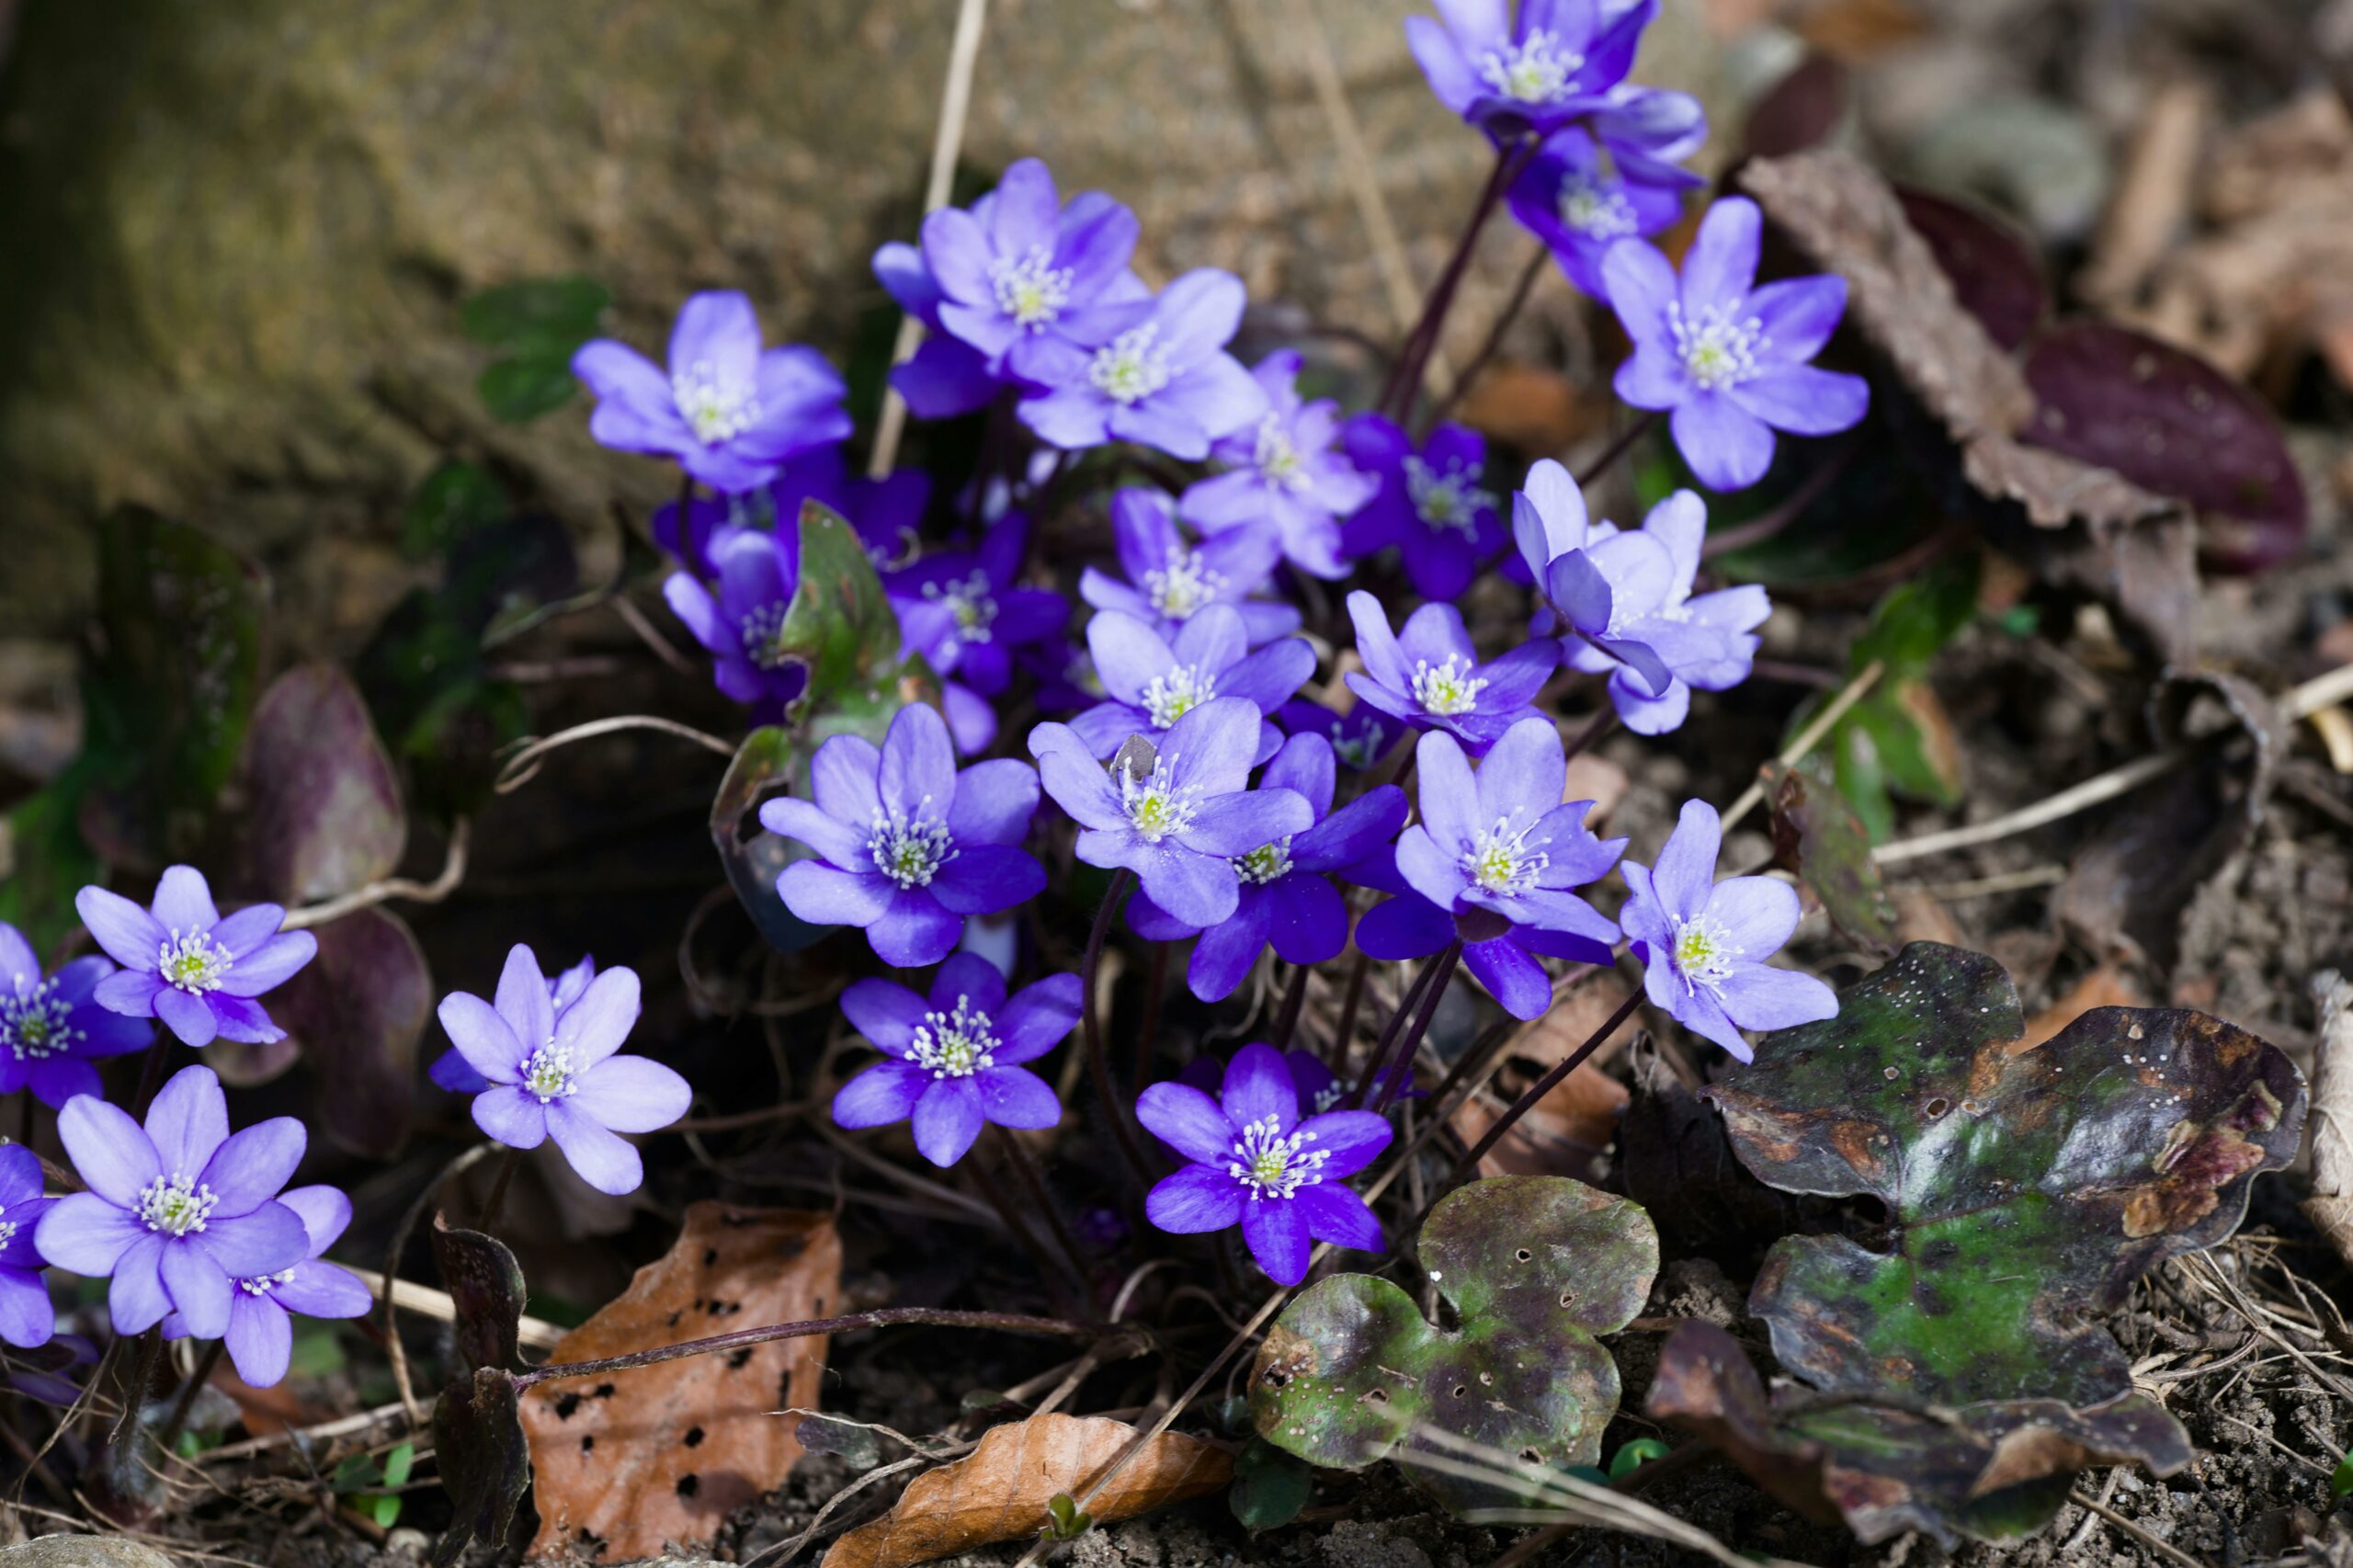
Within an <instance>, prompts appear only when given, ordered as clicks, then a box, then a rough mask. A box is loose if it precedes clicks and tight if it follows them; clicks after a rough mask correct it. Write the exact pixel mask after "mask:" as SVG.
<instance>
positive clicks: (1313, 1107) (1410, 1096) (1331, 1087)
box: [1176, 1046, 1429, 1116]
mask: <svg viewBox="0 0 2353 1568" xmlns="http://www.w3.org/2000/svg"><path fill="white" fill-rule="evenodd" d="M1283 1065H1284V1066H1285V1067H1286V1068H1288V1069H1289V1070H1290V1083H1291V1087H1292V1088H1294V1089H1296V1090H1298V1091H1299V1103H1300V1105H1301V1106H1302V1108H1304V1109H1305V1110H1306V1112H1307V1114H1308V1115H1310V1116H1317V1115H1321V1114H1322V1113H1323V1112H1324V1111H1327V1110H1330V1109H1332V1108H1334V1107H1336V1106H1337V1105H1338V1104H1339V1103H1340V1102H1341V1101H1342V1100H1344V1099H1346V1098H1347V1095H1348V1090H1349V1089H1350V1088H1352V1087H1354V1085H1351V1084H1349V1083H1347V1082H1345V1081H1344V1080H1342V1078H1341V1077H1340V1075H1339V1074H1336V1073H1335V1072H1333V1071H1332V1069H1331V1068H1330V1067H1328V1066H1326V1065H1325V1064H1324V1059H1323V1058H1322V1057H1320V1056H1318V1055H1316V1054H1315V1053H1314V1052H1313V1051H1304V1050H1302V1049H1301V1048H1300V1047H1298V1046H1293V1047H1291V1048H1290V1050H1289V1051H1284V1052H1283ZM1413 1074H1414V1064H1413V1062H1410V1061H1404V1060H1398V1061H1392V1062H1390V1063H1389V1065H1388V1066H1386V1067H1384V1068H1382V1069H1381V1076H1380V1077H1379V1078H1377V1079H1375V1080H1374V1081H1373V1085H1372V1094H1373V1095H1374V1096H1375V1097H1378V1096H1379V1095H1380V1093H1381V1085H1383V1084H1385V1083H1388V1082H1390V1081H1392V1080H1394V1079H1396V1078H1399V1077H1400V1076H1402V1077H1403V1078H1404V1081H1405V1084H1406V1085H1407V1087H1406V1088H1404V1090H1403V1091H1401V1092H1400V1093H1398V1094H1396V1095H1393V1096H1390V1097H1391V1098H1392V1099H1401V1100H1419V1099H1427V1098H1428V1097H1429V1095H1428V1093H1427V1091H1426V1090H1422V1089H1416V1088H1414V1087H1412V1086H1411V1085H1412V1084H1413ZM1176 1082H1177V1083H1179V1084H1183V1085H1188V1087H1191V1088H1196V1089H1199V1090H1200V1091H1201V1092H1202V1093H1203V1094H1205V1095H1213V1094H1216V1093H1217V1092H1218V1089H1219V1087H1220V1085H1222V1084H1223V1083H1224V1082H1225V1065H1224V1063H1222V1062H1220V1061H1218V1059H1217V1058H1216V1057H1214V1056H1196V1057H1194V1058H1193V1059H1192V1060H1191V1061H1190V1062H1186V1063H1185V1065H1184V1068H1183V1069H1182V1070H1181V1071H1180V1072H1178V1073H1177V1074H1176Z"/></svg>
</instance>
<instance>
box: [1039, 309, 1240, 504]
mask: <svg viewBox="0 0 2353 1568" xmlns="http://www.w3.org/2000/svg"><path fill="white" fill-rule="evenodd" d="M1245 299H1246V295H1245V292H1244V290H1243V287H1242V279H1240V278H1236V277H1234V276H1233V274H1232V273H1230V272H1220V271H1218V270H1216V269H1215V268H1212V267H1202V268H1200V269H1199V270H1197V271H1193V272H1188V273H1186V274H1185V275H1184V276H1183V277H1181V278H1177V279H1176V281H1174V282H1172V283H1170V284H1169V285H1168V287H1166V288H1165V289H1163V290H1161V291H1160V292H1159V293H1158V294H1156V295H1154V296H1153V297H1152V298H1150V299H1145V300H1137V301H1125V302H1121V303H1116V304H1104V305H1101V306H1099V307H1098V308H1097V309H1096V310H1093V311H1090V312H1087V319H1086V321H1085V322H1084V323H1074V324H1073V325H1072V329H1071V330H1072V333H1073V335H1074V336H1077V337H1079V338H1080V339H1081V340H1082V341H1084V342H1085V343H1086V344H1088V345H1089V346H1090V348H1089V351H1088V352H1087V353H1086V354H1085V355H1083V356H1079V357H1076V358H1074V360H1073V361H1072V362H1071V363H1069V364H1068V365H1058V366H1056V367H1053V369H1054V371H1055V374H1054V376H1053V378H1052V379H1051V380H1046V379H1045V378H1043V377H1041V378H1040V380H1041V383H1042V385H1043V387H1044V390H1042V391H1039V392H1032V393H1031V394H1029V395H1028V396H1025V397H1024V398H1023V399H1022V400H1021V405H1020V415H1021V420H1022V423H1024V424H1025V425H1027V426H1029V428H1030V429H1031V430H1032V431H1033V432H1035V433H1036V435H1037V437H1038V438H1039V439H1040V440H1041V441H1045V442H1047V443H1049V444H1050V445H1052V446H1056V447H1061V448H1063V449H1065V450H1069V451H1075V450H1079V449H1084V448H1087V447H1099V446H1101V445H1103V444H1104V443H1105V442H1106V441H1133V442H1136V443H1137V444H1139V445H1141V446H1146V447H1155V448H1158V449H1160V450H1161V451H1164V452H1166V453H1167V454H1168V455H1169V456H1170V457H1172V458H1182V459H1184V460H1186V461H1188V462H1194V461H1199V460H1200V459H1202V458H1205V457H1207V456H1209V455H1210V447H1211V443H1212V442H1215V441H1217V440H1219V439H1221V438H1222V437H1227V436H1231V435H1233V433H1234V432H1235V431H1237V430H1240V429H1242V428H1243V427H1244V426H1248V425H1250V424H1251V423H1252V422H1254V421H1255V420H1256V419H1257V417H1258V416H1259V415H1262V414H1264V413H1265V412H1266V411H1267V394H1266V392H1264V391H1263V390H1262V389H1261V388H1260V387H1259V385H1258V383H1257V382H1256V381H1254V380H1252V379H1251V376H1250V372H1249V371H1247V370H1245V369H1243V368H1242V366H1241V364H1240V363H1239V362H1238V361H1236V360H1235V359H1234V358H1233V355H1231V354H1228V353H1227V352H1226V351H1225V346H1226V345H1227V344H1228V343H1230V342H1232V341H1233V335H1234V333H1235V332H1236V331H1237V330H1238V329H1239V328H1240V327H1241V325H1242V307H1243V305H1244V303H1245Z"/></svg>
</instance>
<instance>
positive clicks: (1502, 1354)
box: [1250, 1176, 1658, 1510]
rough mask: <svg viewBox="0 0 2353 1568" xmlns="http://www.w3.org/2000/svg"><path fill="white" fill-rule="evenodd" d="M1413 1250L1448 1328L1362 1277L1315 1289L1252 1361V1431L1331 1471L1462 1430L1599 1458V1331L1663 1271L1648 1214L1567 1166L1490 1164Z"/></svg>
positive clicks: (1537, 1459)
mask: <svg viewBox="0 0 2353 1568" xmlns="http://www.w3.org/2000/svg"><path fill="white" fill-rule="evenodd" d="M1420 1256H1421V1261H1422V1267H1423V1268H1424V1269H1425V1270H1426V1271H1427V1273H1428V1275H1429V1278H1430V1282H1431V1283H1432V1285H1434V1286H1435V1287H1436V1288H1437V1290H1438V1294H1439V1296H1440V1297H1441V1299H1443V1300H1444V1301H1445V1302H1446V1303H1447V1305H1448V1307H1449V1310H1450V1312H1451V1313H1452V1320H1451V1321H1452V1322H1453V1324H1454V1325H1455V1326H1453V1327H1452V1328H1445V1327H1438V1326H1434V1325H1432V1324H1429V1323H1428V1322H1427V1321H1425V1320H1424V1318H1423V1317H1422V1314H1421V1312H1420V1309H1419V1308H1417V1307H1416V1306H1415V1303H1414V1299H1413V1298H1412V1297H1411V1296H1409V1295H1407V1294H1406V1293H1405V1292H1404V1290H1399V1289H1398V1288H1397V1287H1396V1286H1395V1285H1392V1284H1391V1283H1390V1282H1389V1281H1388V1280H1386V1279H1381V1278H1375V1277H1373V1276H1371V1275H1365V1274H1341V1275H1335V1276H1334V1277H1332V1278H1328V1279H1325V1280H1323V1281H1321V1282H1319V1283H1318V1284H1316V1285H1313V1286H1312V1287H1310V1288H1309V1289H1308V1290H1306V1291H1305V1292H1304V1293H1302V1295H1301V1296H1300V1297H1299V1298H1298V1299H1297V1300H1295V1301H1292V1302H1291V1304H1290V1306H1289V1307H1288V1308H1286V1309H1285V1310H1284V1312H1283V1314H1282V1316H1281V1317H1279V1318H1278V1319H1277V1320H1276V1321H1275V1325H1274V1327H1273V1329H1272V1330H1271V1331H1269V1333H1268V1335H1267V1342H1266V1344H1265V1345H1264V1346H1262V1347H1261V1348H1260V1350H1259V1352H1258V1359H1257V1364H1256V1367H1255V1368H1254V1369H1252V1372H1251V1377H1250V1411H1251V1416H1252V1419H1253V1420H1254V1421H1255V1422H1256V1424H1257V1428H1258V1434H1259V1436H1261V1437H1265V1438H1266V1439H1267V1441H1268V1442H1271V1443H1273V1444H1275V1445H1276V1446H1277V1447H1279V1448H1281V1449H1285V1450H1287V1451H1289V1452H1290V1453H1292V1454H1295V1455H1297V1456H1298V1457H1299V1458H1301V1459H1302V1460H1306V1461H1308V1462H1309V1463H1310V1464H1313V1465H1318V1466H1324V1467H1327V1468H1331V1469H1338V1470H1360V1469H1362V1468H1364V1467H1365V1466H1366V1465H1369V1464H1371V1463H1372V1462H1373V1461H1375V1460H1380V1459H1382V1458H1385V1457H1390V1456H1392V1455H1405V1456H1410V1455H1411V1454H1412V1453H1414V1452H1415V1451H1418V1450H1422V1449H1429V1450H1430V1451H1433V1452H1442V1453H1446V1454H1448V1455H1449V1457H1453V1456H1454V1455H1455V1454H1456V1453H1457V1452H1458V1451H1459V1446H1460V1444H1461V1443H1462V1442H1470V1443H1474V1444H1478V1445H1481V1446H1483V1447H1484V1448H1487V1449H1496V1450H1500V1451H1502V1452H1504V1453H1507V1454H1512V1455H1516V1456H1518V1458H1520V1459H1521V1460H1525V1461H1527V1462H1529V1463H1533V1464H1546V1465H1553V1466H1563V1467H1565V1466H1569V1465H1578V1464H1592V1463H1593V1462H1595V1461H1596V1460H1598V1459H1599V1458H1600V1455H1601V1433H1602V1429H1603V1428H1604V1427H1605V1426H1608V1423H1609V1419H1610V1417H1611V1416H1612V1415H1614V1414H1616V1412H1617V1408H1618V1367H1617V1363H1615V1362H1614V1361H1612V1360H1611V1359H1610V1358H1609V1353H1608V1351H1607V1350H1605V1349H1603V1348H1602V1346H1601V1345H1600V1343H1599V1342H1598V1341H1597V1339H1596V1338H1595V1337H1594V1335H1597V1334H1608V1333H1611V1332H1613V1331H1615V1330H1617V1329H1620V1328H1622V1327H1624V1326H1625V1325H1626V1324H1627V1322H1628V1321H1629V1320H1631V1318H1632V1317H1633V1315H1634V1314H1635V1313H1636V1312H1639V1311H1641V1310H1642V1304H1643V1300H1644V1298H1645V1297H1646V1296H1647V1295H1648V1293H1649V1290H1650V1283H1651V1278H1652V1277H1653V1275H1654V1274H1655V1273H1656V1272H1657V1269H1658V1234H1657V1233H1656V1232H1655V1231H1654V1230H1653V1229H1652V1226H1651V1222H1650V1217H1649V1216H1648V1215H1646V1214H1644V1213H1643V1211H1642V1210H1640V1209H1639V1208H1637V1207H1635V1206H1634V1205H1633V1204H1631V1203H1629V1202H1627V1201H1626V1200H1625V1199H1620V1198H1613V1197H1611V1196H1609V1195H1608V1194H1606V1193H1603V1192H1599V1191H1597V1190H1596V1189H1594V1188H1592V1187H1587V1186H1586V1185H1585V1184H1584V1183H1582V1182H1577V1181H1572V1180H1570V1179H1569V1178H1567V1177H1565V1176H1498V1177H1495V1178H1493V1179H1490V1180H1486V1181H1475V1182H1472V1183H1471V1184H1470V1185H1468V1186H1467V1187H1461V1189H1459V1190H1457V1191H1455V1192H1453V1193H1451V1194H1449V1196H1448V1197H1447V1198H1446V1199H1444V1200H1443V1201H1441V1202H1440V1203H1439V1204H1438V1207H1437V1208H1436V1209H1434V1210H1431V1213H1430V1217H1429V1220H1428V1221H1427V1223H1426V1224H1425V1225H1424V1226H1423V1227H1422V1233H1421V1239H1420ZM1430 1432H1435V1434H1438V1437H1436V1438H1435V1439H1434V1438H1433V1437H1426V1436H1425V1435H1424V1434H1425V1433H1430ZM1449 1438H1450V1439H1452V1440H1453V1441H1451V1442H1449V1441H1448V1440H1447V1439H1449ZM1408 1472H1409V1474H1411V1475H1412V1477H1413V1479H1414V1481H1415V1483H1416V1484H1417V1485H1420V1486H1421V1487H1423V1488H1424V1489H1425V1490H1427V1492H1429V1493H1430V1494H1431V1495H1432V1496H1435V1497H1437V1498H1438V1500H1439V1501H1441V1502H1443V1503H1445V1504H1446V1505H1447V1506H1449V1507H1453V1508H1456V1509H1458V1510H1459V1509H1462V1508H1466V1507H1477V1506H1492V1505H1495V1504H1496V1503H1498V1502H1507V1501H1509V1500H1510V1499H1511V1496H1512V1492H1511V1489H1510V1488H1509V1486H1508V1485H1507V1484H1502V1485H1488V1484H1485V1483H1478V1482H1466V1481H1463V1480H1460V1479H1457V1478H1455V1477H1452V1476H1449V1475H1441V1474H1439V1473H1438V1472H1436V1471H1428V1470H1423V1469H1418V1468H1410V1467H1409V1471H1408Z"/></svg>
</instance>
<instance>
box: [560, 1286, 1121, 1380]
mask: <svg viewBox="0 0 2353 1568" xmlns="http://www.w3.org/2000/svg"><path fill="white" fill-rule="evenodd" d="M893 1324H930V1325H931V1326H933V1327H935V1328H980V1329H991V1330H994V1331H995V1332H996V1333H999V1334H1037V1335H1052V1336H1055V1337H1059V1338H1063V1339H1093V1338H1096V1337H1097V1336H1098V1335H1102V1334H1104V1333H1105V1332H1106V1331H1105V1330H1104V1329H1103V1328H1102V1327H1100V1326H1098V1325H1097V1324H1085V1323H1073V1322H1071V1321H1070V1320H1069V1319H1067V1318H1041V1317H1030V1316H1028V1315H1026V1314H1024V1313H1020V1312H957V1311H951V1310H948V1309H945V1308H938V1307H884V1308H882V1309H881V1310H880V1311H878V1312H853V1313H851V1314H850V1315H849V1316H847V1317H838V1318H812V1319H809V1320H808V1321H807V1322H804V1323H775V1324H767V1325H766V1326H764V1327H761V1328H739V1329H737V1330H736V1331H735V1332H734V1333H733V1334H718V1335H711V1337H710V1338H709V1339H688V1340H684V1341H681V1342H680V1343H678V1344H676V1345H657V1346H654V1348H652V1349H650V1350H632V1351H631V1352H630V1353H629V1354H628V1355H626V1356H607V1357H604V1358H601V1359H599V1360H595V1361H568V1362H559V1363H557V1364H555V1365H553V1366H548V1367H534V1368H532V1369H530V1370H529V1371H526V1372H518V1373H517V1374H516V1376H515V1386H516V1388H517V1390H521V1389H527V1388H529V1387H531V1386H532V1385H533V1384H534V1383H544V1382H551V1381H554V1380H556V1379H558V1378H590V1377H600V1376H602V1375H603V1374H605V1373H607V1372H629V1371H634V1370H636V1369H638V1368H640V1367H651V1366H654V1364H656V1363H657V1362H662V1361H676V1360H678V1359H680V1358H684V1357H688V1356H708V1355H711V1354H714V1353H715V1352H718V1351H722V1350H736V1349H741V1348H742V1347H743V1346H747V1345H767V1344H771V1343H773V1342H775V1341H777V1340H779V1339H805V1338H808V1337H809V1336H810V1335H817V1334H845V1333H847V1332H849V1331H851V1330H853V1329H860V1328H889V1327H891V1326H892V1325H893ZM1112 1332H1117V1331H1112Z"/></svg>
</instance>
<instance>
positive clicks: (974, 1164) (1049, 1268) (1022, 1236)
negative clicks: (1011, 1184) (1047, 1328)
mask: <svg viewBox="0 0 2353 1568" xmlns="http://www.w3.org/2000/svg"><path fill="white" fill-rule="evenodd" d="M963 1171H964V1176H965V1179H966V1180H968V1181H970V1182H971V1183H972V1185H973V1186H974V1187H978V1188H979V1189H980V1193H981V1196H982V1197H983V1198H985V1199H988V1200H989V1205H990V1207H992V1208H994V1209H995V1210H996V1211H997V1217H998V1218H999V1219H1001V1220H1003V1221H1005V1228H1006V1230H1007V1231H1010V1232H1011V1233H1013V1239H1014V1240H1015V1241H1016V1242H1018V1243H1019V1244H1020V1245H1021V1250H1022V1251H1023V1252H1026V1253H1028V1254H1029V1261H1030V1262H1031V1263H1034V1264H1036V1265H1037V1266H1038V1273H1039V1274H1040V1276H1041V1277H1042V1278H1044V1279H1045V1280H1046V1282H1047V1284H1048V1285H1049V1286H1050V1287H1051V1286H1052V1285H1053V1283H1054V1281H1055V1279H1056V1278H1058V1277H1059V1276H1060V1275H1061V1274H1062V1272H1063V1267H1062V1265H1060V1264H1058V1263H1056V1262H1055V1261H1054V1259H1053V1256H1052V1255H1051V1254H1050V1253H1049V1252H1047V1251H1046V1249H1045V1247H1044V1246H1043V1245H1042V1244H1040V1242H1039V1240H1038V1237H1037V1235H1036V1233H1034V1232H1032V1231H1031V1230H1030V1229H1029V1224H1028V1222H1027V1221H1024V1220H1023V1218H1022V1217H1021V1211H1020V1210H1017V1209H1016V1208H1015V1207H1014V1206H1013V1204H1012V1202H1011V1201H1010V1200H1009V1199H1006V1195H1005V1188H1003V1187H999V1186H997V1184H996V1178H995V1177H994V1176H990V1175H989V1173H988V1168H987V1166H985V1165H983V1163H982V1162H981V1160H980V1158H979V1156H978V1155H972V1156H971V1157H969V1158H967V1159H966V1160H965V1161H964V1164H963ZM1054 1294H1055V1297H1056V1299H1057V1300H1061V1299H1062V1292H1061V1291H1060V1290H1059V1289H1056V1290H1055V1292H1054Z"/></svg>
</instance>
